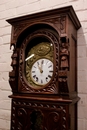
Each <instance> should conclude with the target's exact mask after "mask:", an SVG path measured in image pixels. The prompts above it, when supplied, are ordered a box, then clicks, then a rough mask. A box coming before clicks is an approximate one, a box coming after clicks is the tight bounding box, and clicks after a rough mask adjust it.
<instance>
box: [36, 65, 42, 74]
mask: <svg viewBox="0 0 87 130" xmlns="http://www.w3.org/2000/svg"><path fill="white" fill-rule="evenodd" d="M37 65H38V63H37ZM38 69H39V70H40V73H43V70H42V68H41V67H40V66H39V65H38Z"/></svg>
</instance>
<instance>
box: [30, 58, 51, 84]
mask: <svg viewBox="0 0 87 130" xmlns="http://www.w3.org/2000/svg"><path fill="white" fill-rule="evenodd" d="M52 76H53V63H52V61H50V60H49V59H45V58H43V59H39V60H37V61H36V62H35V63H34V64H33V66H32V68H31V78H32V80H33V82H34V83H36V84H38V85H46V84H47V83H48V82H49V81H50V80H51V79H52Z"/></svg>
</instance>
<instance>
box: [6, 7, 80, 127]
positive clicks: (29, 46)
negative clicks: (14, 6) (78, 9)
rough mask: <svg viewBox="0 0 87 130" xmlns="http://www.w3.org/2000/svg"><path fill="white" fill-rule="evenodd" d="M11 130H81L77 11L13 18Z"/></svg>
mask: <svg viewBox="0 0 87 130" xmlns="http://www.w3.org/2000/svg"><path fill="white" fill-rule="evenodd" d="M7 22H8V23H10V24H11V25H12V32H11V44H10V46H13V47H14V49H13V54H12V57H11V58H12V63H11V66H12V68H13V69H12V71H11V72H9V83H10V86H11V89H12V95H10V96H9V97H10V98H11V99H12V107H11V128H10V129H11V130H77V102H78V100H79V97H78V96H77V30H78V29H79V28H80V26H81V25H80V22H79V20H78V18H77V16H76V14H75V11H74V9H73V7H72V6H68V7H64V8H59V9H55V10H50V11H45V12H40V13H36V14H31V15H27V16H23V17H18V18H13V19H8V20H7Z"/></svg>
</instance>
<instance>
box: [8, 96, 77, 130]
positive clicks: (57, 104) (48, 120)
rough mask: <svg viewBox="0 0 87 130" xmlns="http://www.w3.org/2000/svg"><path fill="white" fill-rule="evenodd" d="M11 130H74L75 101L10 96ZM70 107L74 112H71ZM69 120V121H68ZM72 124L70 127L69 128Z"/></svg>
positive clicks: (56, 98) (57, 98)
mask: <svg viewBox="0 0 87 130" xmlns="http://www.w3.org/2000/svg"><path fill="white" fill-rule="evenodd" d="M10 98H12V116H11V120H12V123H11V130H17V129H18V128H19V130H21V129H22V130H24V129H26V130H29V129H31V130H34V129H35V130H37V128H38V130H54V129H58V130H59V129H60V130H69V129H70V127H72V128H73V129H72V130H75V129H74V128H75V124H73V121H76V119H75V117H74V112H75V109H76V105H74V103H75V102H77V100H78V99H79V98H78V99H77V100H76V101H74V103H73V100H72V99H69V98H68V97H66V98H65V99H64V98H63V97H58V96H57V97H55V96H53V97H34V96H31V97H29V96H22V97H21V96H19V95H15V96H14V95H11V96H10ZM72 107H73V108H74V111H73V112H72ZM70 115H71V117H70ZM70 118H71V121H70ZM70 124H72V126H70Z"/></svg>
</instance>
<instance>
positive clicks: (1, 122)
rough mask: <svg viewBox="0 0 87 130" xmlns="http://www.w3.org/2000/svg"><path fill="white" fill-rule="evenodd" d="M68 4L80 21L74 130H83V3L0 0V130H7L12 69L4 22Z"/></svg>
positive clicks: (86, 68) (86, 32)
mask: <svg viewBox="0 0 87 130" xmlns="http://www.w3.org/2000/svg"><path fill="white" fill-rule="evenodd" d="M68 5H72V6H73V7H74V10H75V12H76V14H77V16H78V18H79V20H80V22H81V25H82V27H81V28H80V29H79V30H78V39H77V43H78V95H79V96H80V97H81V99H80V101H79V103H78V130H87V102H86V100H87V0H0V130H10V114H11V111H10V110H11V99H9V98H8V96H9V95H10V94H11V89H10V86H9V83H8V79H9V71H10V70H11V69H12V68H11V67H10V64H11V54H12V50H10V38H11V26H10V25H9V24H8V23H7V22H6V19H9V18H14V17H18V16H23V15H26V14H32V13H36V12H41V11H45V10H49V9H54V8H59V7H64V6H68Z"/></svg>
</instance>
